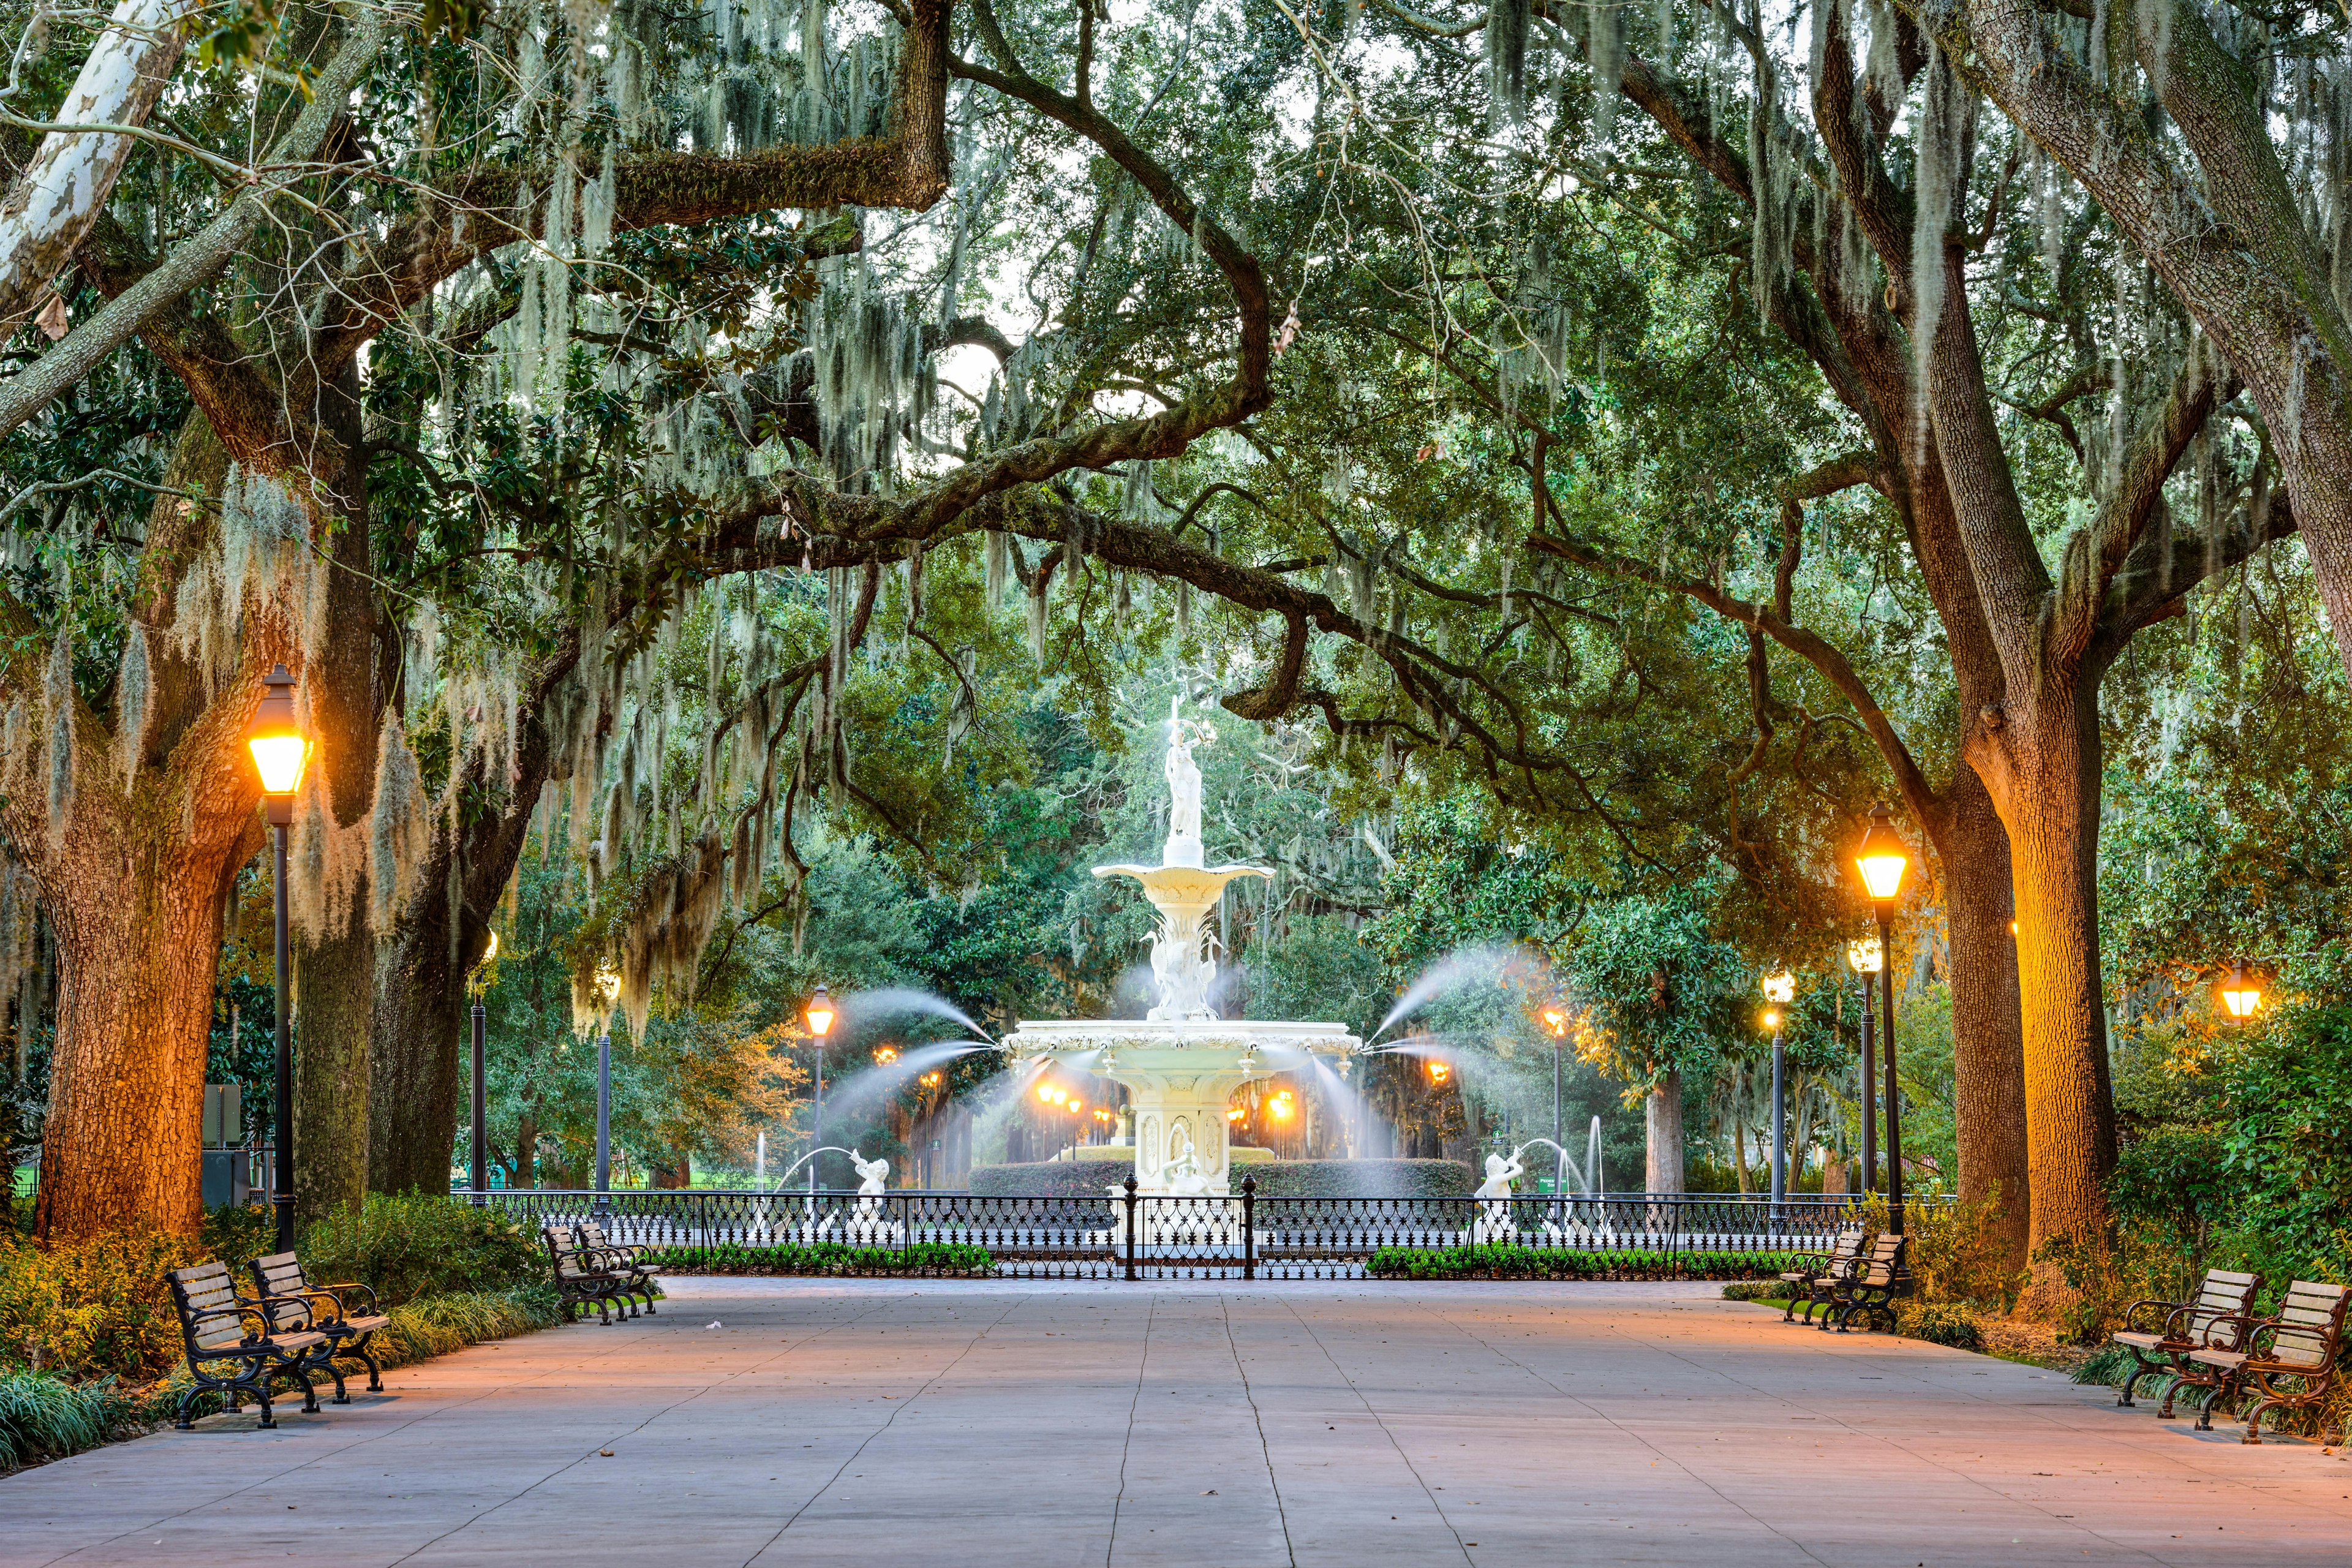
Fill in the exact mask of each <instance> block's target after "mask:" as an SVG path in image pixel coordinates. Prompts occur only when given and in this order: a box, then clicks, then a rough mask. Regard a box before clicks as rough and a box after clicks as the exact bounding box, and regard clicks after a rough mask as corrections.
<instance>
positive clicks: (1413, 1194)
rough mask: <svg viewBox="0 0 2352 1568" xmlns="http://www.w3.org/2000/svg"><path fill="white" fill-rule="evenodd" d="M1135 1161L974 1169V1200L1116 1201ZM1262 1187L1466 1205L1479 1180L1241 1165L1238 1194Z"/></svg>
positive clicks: (1427, 1164)
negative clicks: (1246, 1185)
mask: <svg viewBox="0 0 2352 1568" xmlns="http://www.w3.org/2000/svg"><path fill="white" fill-rule="evenodd" d="M1134 1169H1135V1163H1134V1162H1133V1161H1132V1160H1076V1161H1071V1160H1040V1161H1034V1162H1031V1163H1025V1164H1013V1165H975V1166H973V1167H972V1170H971V1192H972V1194H973V1195H974V1196H976V1197H1021V1198H1100V1197H1115V1196H1117V1189H1118V1188H1120V1187H1121V1186H1123V1185H1124V1184H1125V1183H1126V1181H1127V1178H1128V1174H1129V1173H1130V1172H1132V1171H1133V1170H1134ZM1244 1178H1248V1179H1250V1180H1253V1181H1255V1182H1256V1183H1257V1188H1256V1192H1257V1195H1258V1196H1259V1197H1262V1198H1343V1197H1372V1198H1466V1197H1468V1196H1469V1195H1470V1194H1472V1193H1473V1192H1475V1191H1476V1190H1477V1186H1478V1177H1477V1175H1476V1173H1475V1172H1473V1171H1472V1170H1471V1168H1470V1167H1469V1166H1468V1165H1466V1164H1464V1163H1462V1162H1461V1161H1459V1160H1263V1161H1253V1162H1251V1163H1248V1164H1237V1165H1235V1166H1234V1171H1233V1180H1232V1185H1233V1195H1234V1196H1235V1197H1239V1196H1240V1195H1241V1190H1242V1182H1243V1180H1244Z"/></svg>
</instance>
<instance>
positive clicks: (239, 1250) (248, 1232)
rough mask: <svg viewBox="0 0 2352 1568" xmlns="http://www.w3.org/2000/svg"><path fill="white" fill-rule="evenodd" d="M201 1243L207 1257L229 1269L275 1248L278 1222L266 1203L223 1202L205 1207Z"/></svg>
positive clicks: (275, 1249)
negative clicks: (216, 1259) (237, 1203)
mask: <svg viewBox="0 0 2352 1568" xmlns="http://www.w3.org/2000/svg"><path fill="white" fill-rule="evenodd" d="M202 1240H203V1245H204V1249H205V1255H206V1256H207V1257H211V1258H219V1259H220V1260H221V1261H222V1262H223V1263H226V1264H227V1265H228V1266H229V1268H232V1269H242V1268H244V1267H245V1266H246V1265H247V1263H249V1262H251V1261H252V1260H253V1259H255V1258H261V1257H266V1256H267V1255H268V1254H270V1253H273V1252H275V1251H277V1250H278V1222H277V1218H276V1216H275V1215H272V1214H271V1213H270V1212H269V1209H268V1205H263V1204H246V1205H242V1206H240V1205H233V1204H223V1205H220V1206H219V1207H217V1208H209V1209H206V1210H205V1228H204V1233H203V1237H202Z"/></svg>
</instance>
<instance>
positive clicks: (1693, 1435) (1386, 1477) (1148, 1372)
mask: <svg viewBox="0 0 2352 1568" xmlns="http://www.w3.org/2000/svg"><path fill="white" fill-rule="evenodd" d="M672 1290H673V1300H671V1301H668V1302H665V1303H664V1304H663V1310H662V1313H661V1315H660V1316H659V1317H657V1318H648V1319H640V1320H638V1321H635V1322H632V1323H630V1324H628V1325H627V1326H625V1327H616V1328H610V1329H606V1328H600V1327H597V1326H596V1325H595V1324H593V1322H592V1323H589V1324H586V1325H584V1326H580V1327H574V1328H567V1329H560V1330H556V1331H552V1332H550V1333H543V1334H535V1335H530V1336H528V1337H526V1338H523V1339H520V1340H516V1341H512V1342H507V1343H504V1344H499V1345H485V1346H479V1347H477V1348H476V1349H474V1350H471V1351H467V1352H463V1353H460V1354H457V1355H454V1356H448V1357H445V1358H443V1359H442V1360H440V1361H437V1362H433V1363H427V1364H425V1365H423V1366H419V1367H415V1368H412V1369H409V1370H407V1371H404V1372H399V1373H393V1374H392V1375H391V1376H389V1377H388V1378H386V1380H385V1382H386V1385H387V1393H386V1394H383V1395H381V1396H376V1397H373V1398H371V1397H369V1396H367V1395H365V1394H361V1395H357V1396H355V1399H354V1403H353V1405H352V1406H351V1407H349V1408H345V1409H337V1408H335V1407H333V1406H328V1407H327V1410H326V1413H325V1414H323V1415H317V1416H303V1415H292V1416H288V1417H281V1425H280V1426H279V1428H278V1430H277V1431H275V1432H259V1431H256V1430H253V1429H251V1428H252V1420H251V1417H250V1416H246V1417H242V1418H239V1417H229V1416H223V1417H217V1418H215V1420H213V1421H211V1422H208V1423H205V1425H204V1426H201V1427H200V1428H199V1429H198V1430H197V1431H195V1432H193V1433H175V1432H164V1433H162V1434H158V1435H157V1436H152V1437H147V1438H144V1439H142V1440H140V1441H138V1442H134V1443H127V1444H121V1445H118V1446H115V1447H109V1448H105V1449H101V1450H100V1451H98V1452H96V1453H91V1454H86V1455H83V1456H81V1457H79V1458H73V1459H68V1460H65V1461H63V1462H61V1463H58V1464H53V1465H47V1466H43V1467H41V1468H37V1469H34V1470H30V1471H27V1472H26V1473H24V1474H22V1475H19V1476H16V1477H15V1478H13V1479H0V1568H32V1565H34V1564H49V1563H70V1564H74V1565H76V1568H100V1565H101V1564H111V1563H176V1564H205V1563H285V1562H287V1561H289V1559H291V1560H294V1561H297V1562H299V1563H306V1564H308V1563H321V1564H337V1565H340V1564H347V1563H349V1564H384V1563H438V1564H497V1565H499V1568H509V1565H512V1568H521V1565H524V1564H537V1563H549V1564H558V1563H560V1564H563V1565H564V1568H595V1565H601V1564H607V1563H610V1564H628V1565H631V1568H704V1565H714V1568H715V1565H721V1564H724V1565H730V1568H732V1565H738V1564H749V1563H761V1564H762V1565H765V1568H779V1565H782V1564H786V1563H790V1564H795V1565H801V1564H816V1565H833V1564H840V1565H844V1568H846V1565H850V1564H857V1565H860V1568H883V1565H895V1564H907V1563H916V1564H922V1563H941V1564H956V1565H958V1568H964V1565H982V1564H997V1563H1003V1564H1007V1565H1012V1568H1077V1565H1079V1564H1105V1563H1108V1564H1112V1565H1118V1568H1123V1565H1127V1564H1155V1563H1171V1564H1173V1563H1182V1564H1187V1565H1189V1568H1256V1565H1258V1564H1286V1563H1311V1564H1333V1565H1337V1568H1372V1565H1373V1564H1384V1563H1398V1564H1412V1565H1415V1568H1418V1565H1421V1564H1430V1563H1545V1564H1558V1563H1677V1564H1690V1565H1693V1568H1771V1565H1776V1564H1783V1563H1822V1564H1839V1565H1845V1564H1851V1565H1853V1568H1890V1565H1900V1568H1908V1565H1912V1564H1925V1565H1933V1568H1946V1565H1948V1564H1962V1563H1981V1564H2000V1565H2002V1568H2021V1565H2028V1564H2042V1563H2066V1564H2076V1563H2215V1564H2219V1563H2231V1564H2233V1565H2234V1564H2241V1563H2247V1562H2257V1563H2330V1564H2337V1565H2340V1564H2344V1563H2347V1562H2352V1463H2347V1461H2346V1460H2345V1459H2344V1458H2341V1457H2338V1456H2325V1455H2323V1454H2322V1453H2321V1452H2320V1450H2319V1449H2318V1448H2316V1447H2312V1446H2310V1445H2308V1444H2300V1443H2294V1442H2280V1443H2277V1444H2275V1445H2270V1444H2266V1445H2265V1446H2263V1447H2259V1448H2248V1447H2242V1445H2241V1444H2240V1443H2239V1442H2238V1440H2237V1435H2236V1432H2235V1430H2234V1429H2231V1428H2228V1427H2224V1428H2223V1429H2221V1430H2220V1431H2217V1432H2215V1433H2214V1434H2212V1435H2211V1436H2204V1437H2200V1436H2197V1435H2194V1434H2192V1433H2191V1432H2190V1431H2189V1429H2188V1424H2187V1423H2186V1422H2175V1423H2168V1424H2159V1423H2158V1421H2157V1420H2156V1419H2155V1417H2154V1416H2153V1415H2152V1414H2151V1413H2149V1412H2148V1411H2147V1410H2145V1409H2143V1410H2137V1411H2121V1410H2116V1409H2115V1408H2113V1406H2112V1403H2111V1401H2112V1395H2111V1394H2108V1393H2106V1392H2105V1391H2104V1390H2099V1389H2091V1388H2078V1387H2075V1386H2074V1385H2072V1384H2068V1383H2067V1382H2065V1381H2064V1379H2063V1378H2062V1377H2060V1376H2058V1375H2056V1374H2054V1373H2040V1372H2036V1371H2034V1370H2033V1369H2032V1368H2029V1367H2021V1366H2016V1365H2012V1364H2010V1363H2003V1362H1998V1361H1992V1360H1990V1359H1988V1358H1985V1357H1982V1356H1974V1355H1968V1354H1964V1353H1961V1352H1956V1351H1946V1350H1939V1349H1937V1348H1935V1347H1933V1346H1929V1345H1923V1344H1917V1343H1914V1342H1907V1341H1897V1340H1892V1339H1890V1338H1888V1337H1887V1336H1885V1335H1883V1334H1873V1335H1862V1334H1853V1335H1848V1336H1846V1337H1844V1338H1838V1337H1836V1336H1832V1335H1823V1334H1820V1333H1815V1332H1811V1331H1806V1330H1803V1329H1799V1328H1794V1327H1786V1326H1783V1325H1782V1324H1781V1323H1780V1321H1779V1318H1778V1315H1777V1314H1774V1313H1769V1312H1766V1311H1765V1310H1761V1309H1759V1308H1756V1307H1753V1306H1749V1305H1746V1304H1744V1303H1733V1302H1726V1301H1721V1300H1708V1299H1706V1291H1704V1290H1703V1289H1700V1288H1696V1287H1671V1286H1642V1285H1528V1286H1515V1285H1499V1284H1448V1285H1391V1284H1381V1283H1362V1284H1338V1285H1317V1284H1284V1285H1276V1286H1266V1285H1252V1286H1247V1287H1244V1286H1242V1285H1240V1284H1238V1283H1234V1284H1223V1285H1219V1284H1201V1285H1123V1284H1120V1285H1097V1284H1084V1285H1010V1284H1003V1285H1000V1284H992V1283H989V1284H981V1283H968V1282H962V1281H940V1282H933V1283H920V1284H912V1285H907V1284H896V1283H891V1282H885V1281H870V1282H869V1281H845V1282H814V1281H793V1280H680V1281H675V1282H673V1287H672ZM721 1325H723V1326H721ZM607 1451H609V1457H607Z"/></svg>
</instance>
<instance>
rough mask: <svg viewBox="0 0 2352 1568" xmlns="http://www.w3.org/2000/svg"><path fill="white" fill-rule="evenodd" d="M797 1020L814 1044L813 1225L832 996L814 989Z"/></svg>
mask: <svg viewBox="0 0 2352 1568" xmlns="http://www.w3.org/2000/svg"><path fill="white" fill-rule="evenodd" d="M801 1016H802V1017H803V1019H804V1020H805V1021H806V1022H807V1024H808V1032H809V1037H810V1038H811V1039H813V1040H814V1041H815V1042H816V1097H815V1100H814V1115H813V1117H812V1118H811V1120H810V1123H809V1127H810V1131H809V1173H808V1188H809V1215H810V1221H811V1223H812V1224H814V1219H815V1215H816V1166H817V1158H818V1156H817V1153H816V1151H817V1149H818V1147H819V1146H820V1145H822V1144H823V1143H824V1037H825V1036H827V1035H829V1034H831V1033H832V1032H833V1016H834V1009H833V995H832V993H830V992H828V991H827V990H825V988H824V986H822V985H820V986H818V987H817V988H816V994H814V995H813V996H811V997H810V998H809V1000H808V1006H807V1008H806V1009H805V1010H804V1011H803V1013H802V1015H801ZM810 1237H811V1238H812V1239H814V1237H815V1232H814V1231H811V1232H810Z"/></svg>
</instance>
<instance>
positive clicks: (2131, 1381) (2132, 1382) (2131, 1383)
mask: <svg viewBox="0 0 2352 1568" xmlns="http://www.w3.org/2000/svg"><path fill="white" fill-rule="evenodd" d="M2126 1348H2127V1349H2128V1350H2130V1352H2131V1358H2132V1369H2131V1371H2129V1372H2127V1373H2124V1387H2123V1392H2122V1393H2121V1394H2116V1405H2117V1406H2118V1407H2120V1408H2122V1409H2125V1410H2129V1409H2131V1408H2132V1407H2133V1406H2132V1390H2133V1388H2134V1387H2136V1386H2137V1384H2138V1383H2139V1380H2140V1379H2141V1378H2143V1377H2146V1376H2147V1374H2148V1373H2151V1372H2154V1371H2155V1370H2156V1369H2155V1368H2154V1367H2152V1366H2150V1365H2148V1364H2147V1363H2146V1362H2144V1361H2142V1360H2140V1358H2139V1347H2138V1346H2137V1345H2131V1346H2127V1347H2126Z"/></svg>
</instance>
